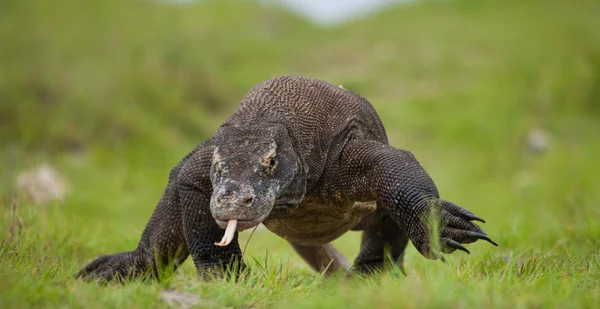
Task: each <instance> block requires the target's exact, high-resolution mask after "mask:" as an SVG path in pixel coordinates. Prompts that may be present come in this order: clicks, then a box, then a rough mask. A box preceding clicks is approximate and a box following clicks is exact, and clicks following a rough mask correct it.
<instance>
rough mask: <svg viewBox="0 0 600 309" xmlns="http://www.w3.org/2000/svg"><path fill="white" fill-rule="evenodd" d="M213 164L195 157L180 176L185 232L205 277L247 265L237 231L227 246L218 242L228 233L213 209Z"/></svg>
mask: <svg viewBox="0 0 600 309" xmlns="http://www.w3.org/2000/svg"><path fill="white" fill-rule="evenodd" d="M210 163H211V161H210V158H209V159H208V160H194V159H193V158H192V160H190V161H189V162H188V163H187V164H186V165H185V166H184V167H183V169H182V172H181V174H180V175H179V177H178V190H179V199H180V203H181V205H182V220H183V233H184V235H185V240H186V243H187V247H188V248H189V252H190V254H191V255H192V258H193V260H194V265H195V266H196V270H197V271H198V274H199V275H200V276H202V277H204V278H210V276H213V275H222V274H225V273H226V272H229V271H240V270H242V269H244V268H245V265H244V264H243V261H242V259H241V257H242V253H241V250H240V246H239V244H238V232H235V234H234V237H233V240H232V241H231V243H230V244H229V245H228V246H217V245H215V243H217V242H219V241H220V240H221V239H222V238H223V234H224V233H225V232H224V230H223V229H221V228H220V227H219V226H218V225H217V223H216V221H215V219H214V218H213V217H212V214H211V211H210V196H211V192H212V185H211V183H210V179H209V172H210Z"/></svg>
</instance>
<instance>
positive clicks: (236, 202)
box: [210, 182, 264, 222]
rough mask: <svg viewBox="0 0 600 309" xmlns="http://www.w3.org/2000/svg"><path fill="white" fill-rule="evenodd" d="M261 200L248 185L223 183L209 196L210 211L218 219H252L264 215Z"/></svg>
mask: <svg viewBox="0 0 600 309" xmlns="http://www.w3.org/2000/svg"><path fill="white" fill-rule="evenodd" d="M262 202H263V201H262V200H261V199H260V198H259V197H258V196H257V195H256V194H255V192H254V189H253V188H252V187H251V186H249V185H238V184H236V183H232V182H229V183H224V184H223V185H222V186H220V187H219V188H217V190H215V192H214V193H213V196H212V198H211V203H210V204H211V212H212V214H213V217H214V218H215V219H216V220H218V221H224V222H226V221H229V220H234V219H235V220H240V222H242V221H252V220H256V219H257V218H259V217H262V216H263V215H264V211H263V208H264V207H260V206H261V205H262Z"/></svg>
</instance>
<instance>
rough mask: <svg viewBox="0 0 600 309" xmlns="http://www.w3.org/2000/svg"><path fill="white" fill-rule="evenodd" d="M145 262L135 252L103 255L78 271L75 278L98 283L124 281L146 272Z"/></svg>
mask: <svg viewBox="0 0 600 309" xmlns="http://www.w3.org/2000/svg"><path fill="white" fill-rule="evenodd" d="M145 264H146V263H144V262H143V261H142V260H141V259H139V257H137V256H136V253H135V252H122V253H117V254H111V255H103V256H100V257H98V258H97V259H95V260H94V261H92V262H91V263H89V264H88V265H87V266H85V267H84V268H82V269H81V270H80V271H79V272H77V274H76V275H75V278H77V279H83V280H85V281H96V282H98V283H111V282H119V283H122V282H124V281H126V280H131V279H133V278H134V277H138V276H143V275H144V274H146V271H147V267H144V265H145ZM147 275H150V274H147Z"/></svg>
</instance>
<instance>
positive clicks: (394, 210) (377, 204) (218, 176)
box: [76, 76, 495, 281]
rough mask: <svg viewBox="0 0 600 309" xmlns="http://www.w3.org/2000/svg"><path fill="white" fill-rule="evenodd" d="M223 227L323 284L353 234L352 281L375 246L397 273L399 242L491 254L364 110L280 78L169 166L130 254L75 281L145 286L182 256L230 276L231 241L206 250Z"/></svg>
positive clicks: (376, 257)
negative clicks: (337, 244) (300, 265)
mask: <svg viewBox="0 0 600 309" xmlns="http://www.w3.org/2000/svg"><path fill="white" fill-rule="evenodd" d="M230 220H238V221H237V222H238V224H237V230H238V231H240V230H244V229H248V228H251V227H254V226H256V225H258V224H260V223H263V224H264V225H265V226H266V227H267V228H268V229H269V230H271V231H272V232H274V233H275V234H277V235H279V236H281V237H283V238H285V239H286V240H287V241H288V242H290V244H291V245H292V247H293V248H294V250H296V252H298V254H299V255H300V256H302V258H304V259H305V260H306V261H307V263H309V264H310V266H311V267H312V268H314V269H315V270H317V271H320V272H324V273H325V274H331V273H333V272H335V271H337V270H340V269H345V270H348V269H349V268H350V266H349V265H348V263H347V262H346V259H345V258H344V257H343V256H342V255H340V254H339V253H338V252H337V251H336V250H335V249H334V248H333V246H331V244H330V242H331V241H333V240H334V239H336V238H337V237H339V236H341V235H342V234H344V233H345V232H347V231H349V230H358V231H363V237H362V243H361V250H360V253H359V255H358V257H357V258H356V260H355V261H354V264H353V266H352V270H353V271H356V272H363V273H371V272H374V271H378V270H381V269H382V266H383V263H384V259H385V257H384V250H385V248H390V253H391V258H392V259H393V260H394V261H396V263H398V264H399V265H400V266H401V267H402V262H403V256H404V251H405V248H406V246H407V244H408V240H409V239H410V240H411V241H412V243H413V244H414V246H415V247H416V248H417V250H418V251H419V252H420V253H421V254H422V255H423V256H425V257H427V258H430V259H443V256H442V253H451V252H453V251H455V250H457V249H458V250H463V251H466V252H468V251H467V249H466V248H464V247H463V246H462V245H461V244H466V243H472V242H475V241H477V240H478V239H484V240H487V241H489V242H490V243H492V244H494V245H495V243H494V242H493V241H492V240H491V239H490V238H489V237H488V236H487V235H486V234H485V233H484V232H483V230H482V229H481V228H480V227H479V226H477V225H476V224H474V223H472V222H471V221H473V220H478V221H481V222H483V220H482V219H480V218H478V217H476V216H475V215H474V214H473V213H471V212H470V211H468V210H466V209H463V208H461V207H459V206H457V205H455V204H453V203H451V202H448V201H445V200H442V199H440V197H439V194H438V191H437V188H436V186H435V184H434V183H433V181H432V180H431V178H430V177H429V175H428V174H427V172H426V171H425V170H424V169H423V167H422V166H421V165H420V164H419V162H418V161H417V160H416V159H415V157H414V156H413V155H412V154H411V153H410V152H408V151H405V150H400V149H396V148H393V147H392V146H390V145H389V144H388V141H387V136H386V133H385V129H384V128H383V125H382V123H381V121H380V119H379V117H378V116H377V114H376V112H375V110H374V109H373V107H372V106H371V104H370V103H369V102H368V101H367V100H365V99H364V98H362V97H360V96H358V95H356V94H354V93H352V92H350V91H347V90H345V89H343V88H341V87H336V86H334V85H331V84H329V83H326V82H324V81H320V80H316V79H312V78H308V77H293V76H282V77H277V78H273V79H270V80H267V81H264V82H262V83H260V84H258V85H256V86H255V87H254V88H252V89H251V90H250V91H249V92H248V94H247V95H246V96H245V98H244V100H243V101H242V103H241V105H240V107H239V108H238V110H237V111H236V112H235V113H234V114H233V115H232V116H231V117H230V118H229V119H227V120H226V121H225V122H224V123H223V125H222V126H221V127H220V128H219V130H218V131H217V133H216V134H215V136H214V137H212V138H210V139H209V140H207V141H205V142H203V143H202V144H200V145H199V146H197V147H196V148H195V149H194V150H193V151H192V152H191V153H190V154H188V155H187V156H186V157H185V158H184V159H183V160H182V161H181V162H180V163H179V164H178V165H177V166H176V167H175V168H173V170H172V171H171V173H170V176H169V183H168V185H167V188H166V190H165V192H164V194H163V196H162V198H161V199H160V201H159V202H158V205H157V207H156V209H155V211H154V213H153V214H152V217H151V218H150V222H148V224H147V226H146V228H145V230H144V232H143V234H142V237H141V240H140V243H139V245H138V247H137V249H135V250H133V251H130V252H123V253H118V254H113V255H105V256H101V257H99V258H97V259H96V260H94V261H92V262H91V263H90V264H88V265H87V266H86V267H84V268H83V269H82V270H80V271H79V272H78V273H77V275H76V276H77V277H80V278H84V279H86V280H91V279H99V280H105V281H116V280H122V279H132V278H136V277H140V276H142V275H145V274H147V275H150V276H151V277H152V276H153V277H156V276H157V274H158V273H159V272H160V271H161V270H162V269H163V268H164V267H165V265H169V264H173V265H175V267H177V265H179V264H181V263H182V262H183V261H184V260H185V259H186V258H187V256H188V255H190V254H191V255H192V258H193V260H194V264H195V266H196V269H197V271H198V274H199V275H201V276H203V277H209V276H210V275H213V274H217V275H219V274H227V273H229V272H228V270H238V271H239V270H241V269H244V267H245V265H244V263H243V261H242V259H241V250H240V247H239V244H238V241H237V231H235V234H234V238H233V241H232V242H231V243H230V244H228V245H226V246H216V245H215V243H216V242H219V241H220V239H221V238H222V237H223V235H224V231H223V228H225V226H227V223H228V221H230ZM232 232H233V230H232ZM435 238H437V240H438V241H436V242H433V243H439V246H437V247H436V246H434V245H432V242H431V240H432V239H435ZM224 243H227V242H226V241H225V242H224Z"/></svg>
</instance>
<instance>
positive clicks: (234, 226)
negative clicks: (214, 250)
mask: <svg viewBox="0 0 600 309" xmlns="http://www.w3.org/2000/svg"><path fill="white" fill-rule="evenodd" d="M262 219H263V218H259V219H254V220H238V219H231V220H228V221H223V220H215V221H217V224H218V225H219V226H220V227H221V228H224V229H225V234H224V235H223V239H221V242H216V243H215V245H217V246H220V247H225V246H228V245H229V244H230V243H231V241H232V240H233V237H234V236H235V232H236V231H239V232H241V231H243V230H247V229H250V228H253V227H255V226H257V225H259V224H260V223H261V222H262Z"/></svg>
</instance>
